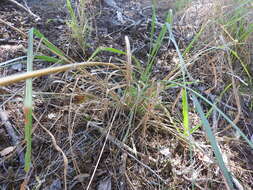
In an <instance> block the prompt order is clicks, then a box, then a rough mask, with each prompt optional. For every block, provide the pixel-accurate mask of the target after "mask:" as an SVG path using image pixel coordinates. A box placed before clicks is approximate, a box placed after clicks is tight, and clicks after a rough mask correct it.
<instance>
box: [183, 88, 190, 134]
mask: <svg viewBox="0 0 253 190" xmlns="http://www.w3.org/2000/svg"><path fill="white" fill-rule="evenodd" d="M182 107H183V125H184V135H185V136H189V135H190V128H189V112H188V110H189V107H188V100H187V91H186V89H185V88H184V89H183V93H182Z"/></svg>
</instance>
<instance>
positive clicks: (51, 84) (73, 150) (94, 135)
mask: <svg viewBox="0 0 253 190" xmlns="http://www.w3.org/2000/svg"><path fill="white" fill-rule="evenodd" d="M115 2H116V4H115ZM20 3H22V4H23V3H24V2H23V1H20ZM28 6H29V7H30V8H31V10H32V12H34V13H35V14H36V15H38V16H39V17H40V19H39V20H38V19H36V18H35V17H33V16H31V15H30V14H29V13H28V12H25V11H24V10H23V9H21V8H19V7H18V6H17V5H16V4H14V3H11V2H10V1H8V0H5V1H0V19H1V20H0V21H1V22H0V65H1V63H4V62H5V61H7V60H10V59H13V58H18V57H21V56H25V55H26V48H27V35H26V34H27V31H28V30H29V29H30V28H31V27H35V28H37V29H39V30H40V32H41V33H43V34H44V35H45V36H46V37H47V38H48V39H49V41H51V42H52V43H54V44H55V45H56V46H57V47H60V48H61V49H62V50H64V51H65V52H66V54H68V55H69V56H71V57H73V59H74V60H76V61H80V60H83V59H87V58H88V57H89V56H90V55H91V54H92V52H94V51H95V50H96V48H98V47H100V46H103V47H113V48H117V49H120V50H125V41H124V36H126V35H127V36H129V39H130V43H131V49H132V53H133V55H135V56H136V57H137V58H138V59H139V60H140V62H141V64H143V65H145V63H146V61H147V58H148V56H147V52H148V51H149V48H150V44H149V40H150V38H149V35H150V32H149V31H150V27H151V21H150V20H151V7H150V2H149V1H147V0H145V1H139V0H133V1H130V0H118V1H116V0H115V1H114V0H103V1H95V2H93V3H90V4H88V5H87V6H88V7H87V8H88V9H87V12H88V15H89V18H90V19H91V23H92V31H91V33H90V34H89V37H88V39H87V42H88V43H89V44H90V45H89V47H88V48H87V50H86V52H85V54H83V52H82V51H81V50H80V48H78V45H77V44H76V43H75V42H74V41H73V40H71V38H70V35H69V33H70V31H69V28H68V27H67V25H66V19H67V12H66V7H65V6H64V3H63V2H62V1H50V0H44V1H43V0H41V1H36V0H32V1H28ZM208 6H211V4H209V3H206V4H205V6H204V7H205V8H203V6H202V9H201V10H202V11H203V12H204V13H201V12H198V14H196V15H194V14H195V13H194V11H192V10H190V9H188V11H190V12H188V13H189V14H187V16H185V15H184V14H182V13H180V12H179V13H178V14H177V15H176V16H177V17H176V18H175V29H174V35H175V37H176V40H177V42H178V43H179V45H180V47H181V48H183V47H185V45H187V44H189V42H190V41H191V40H192V38H193V37H194V34H196V32H197V31H198V29H199V27H200V26H201V21H200V20H201V19H200V18H203V17H204V16H203V15H202V14H204V15H206V12H207V11H206V10H205V9H208V8H209V7H208ZM200 7H201V6H200ZM169 8H173V1H160V3H159V5H158V16H159V17H158V20H157V23H158V29H159V23H162V22H163V21H164V15H165V13H166V11H167V10H168V9H169ZM192 9H194V8H192ZM195 9H196V7H195ZM191 14H192V15H191ZM180 15H181V16H180ZM191 18H195V19H194V21H192V19H191ZM196 18H197V19H196ZM155 35H156V36H157V35H158V34H155ZM166 40H167V41H168V39H165V43H164V44H163V46H162V48H161V49H160V51H159V53H158V56H157V60H156V62H157V64H156V66H155V67H154V68H153V71H152V78H153V79H152V80H154V81H155V80H158V79H161V78H164V77H165V76H167V75H169V74H171V71H172V70H173V69H174V68H175V67H176V64H177V63H178V62H177V54H176V52H175V49H174V46H173V45H171V44H169V43H166V42H167V41H166ZM43 51H44V50H43ZM97 59H98V60H104V61H108V60H110V61H112V62H117V61H119V60H123V59H125V58H124V57H121V56H119V57H117V58H116V57H115V55H113V54H112V53H101V54H100V56H99V57H98V58H97ZM203 59H204V61H203ZM217 59H219V58H217V57H210V55H207V56H206V57H204V58H201V59H199V60H198V63H197V64H195V65H194V66H192V67H191V68H190V69H191V71H193V72H192V75H193V77H194V78H196V79H200V80H201V81H203V83H201V84H200V85H198V86H196V87H195V88H196V89H197V90H200V91H201V92H202V93H203V94H204V95H205V96H206V97H208V98H210V99H212V98H215V97H217V96H218V95H219V94H220V92H221V91H222V89H223V88H224V87H225V82H223V81H224V80H225V79H224V78H223V77H224V75H223V74H222V73H223V72H225V70H226V66H223V65H222V66H221V67H222V68H221V69H217V71H216V70H215V66H214V64H215V63H216V62H217ZM6 65H7V64H6ZM50 65H52V64H51V63H45V62H39V61H38V62H35V63H34V67H35V68H34V69H40V68H45V67H48V66H50ZM223 67H224V68H223ZM21 71H25V62H24V61H22V60H19V61H18V62H17V63H16V64H15V65H8V66H5V65H1V67H0V73H1V74H0V75H1V77H3V76H8V75H11V74H14V73H18V72H21ZM88 71H89V72H87V71H84V73H85V75H80V74H77V73H75V72H66V73H64V74H54V75H50V76H46V77H41V78H38V79H35V80H34V82H33V84H34V86H33V88H34V115H33V118H34V125H33V142H32V143H33V145H32V146H33V149H32V169H31V171H30V172H29V173H28V174H25V172H24V170H23V167H24V160H23V154H24V147H25V142H24V140H23V138H24V130H23V126H24V122H23V113H22V109H23V94H24V83H18V84H13V85H9V86H6V87H0V93H1V96H0V116H1V123H0V126H1V127H0V151H2V150H4V151H3V152H1V157H0V188H1V189H6V190H7V189H19V188H20V187H22V183H23V182H24V181H25V180H26V182H27V186H28V187H29V188H30V189H43V190H48V189H49V190H61V189H63V188H64V178H63V176H64V175H63V172H64V165H63V156H62V154H61V153H60V152H58V151H57V150H56V149H55V146H54V145H53V143H52V139H51V137H50V136H49V135H48V133H46V132H45V130H43V129H42V127H41V126H44V127H45V128H47V129H48V130H49V131H50V132H51V134H52V135H53V136H54V138H55V140H56V142H57V144H58V146H59V147H60V148H61V149H62V150H63V152H64V154H65V155H66V156H67V159H68V169H67V186H68V189H86V188H87V186H88V184H89V182H91V185H90V189H98V190H110V189H120V190H126V189H150V190H153V189H190V188H192V184H194V186H195V189H226V186H225V184H224V180H223V177H222V175H221V171H220V170H219V168H218V166H217V164H215V162H214V155H213V152H212V151H211V148H210V146H209V144H208V143H207V141H206V137H205V135H204V132H203V131H202V130H199V131H197V132H196V133H195V134H194V138H195V142H198V148H196V149H194V151H193V152H194V153H193V154H194V155H193V158H191V154H192V152H191V150H190V148H189V145H188V144H187V142H185V140H183V139H182V138H180V137H179V135H177V134H175V131H176V130H175V128H174V127H173V126H180V123H181V122H182V119H181V116H180V113H181V107H180V106H181V105H180V103H179V102H180V100H179V97H180V89H179V88H171V89H170V90H169V91H166V93H164V94H162V95H161V96H162V99H163V101H165V102H168V106H169V107H170V110H169V113H168V114H171V115H172V116H173V119H171V117H169V116H164V115H162V114H160V113H159V112H158V113H155V114H154V115H153V116H152V117H151V118H150V119H149V121H147V123H145V126H148V127H147V129H146V130H145V131H144V130H143V129H142V128H141V127H142V125H144V124H143V123H144V122H145V121H144V120H143V117H144V116H143V114H140V115H138V114H136V115H135V116H134V117H135V118H132V119H131V120H130V119H129V118H131V117H132V112H131V110H129V109H127V108H121V109H119V108H118V107H117V106H116V104H113V103H111V102H113V101H112V99H111V98H110V97H108V94H107V92H106V90H105V89H106V88H107V86H104V83H103V82H105V81H106V80H107V77H108V76H109V75H110V70H106V69H99V68H97V69H91V70H88ZM173 76H175V77H176V76H177V75H175V73H172V74H171V76H170V77H173ZM100 79H101V80H100ZM108 80H109V79H108ZM116 80H117V79H116ZM99 85H101V86H102V87H101V86H99ZM110 87H111V88H112V87H113V85H112V86H110ZM118 93H120V92H118ZM209 95H210V96H209ZM243 98H244V97H242V99H243ZM86 99H88V100H86ZM224 101H225V103H224V104H222V103H221V104H219V106H223V107H224V109H223V111H224V112H226V113H228V114H230V115H232V116H235V115H236V114H237V109H236V105H235V104H234V103H233V101H234V98H233V96H232V95H231V92H230V93H226V94H225V100H224ZM244 102H245V101H244ZM224 105H227V107H225V106H224ZM166 106H167V105H166ZM207 107H208V106H207ZM243 112H244V113H242V116H241V118H240V122H239V123H238V125H239V126H240V127H241V129H242V130H243V131H244V132H245V133H246V134H251V132H252V131H251V128H250V126H251V127H252V118H253V117H252V115H253V114H252V113H251V111H250V110H249V108H248V107H247V104H246V103H245V105H244V107H243ZM246 113H248V114H246ZM159 114H160V115H159ZM216 114H217V113H216ZM145 116H146V115H145ZM190 117H191V122H192V125H194V126H195V125H198V124H199V118H198V116H197V115H196V113H195V112H194V111H193V110H190ZM217 117H219V116H215V115H214V116H213V117H212V119H210V120H212V121H211V122H213V123H215V121H217V120H218V124H217V123H216V127H217V128H218V131H219V132H220V133H219V135H218V139H219V142H221V144H220V146H221V149H222V151H223V152H225V154H226V156H227V157H228V158H227V159H228V160H229V166H230V170H231V173H233V175H234V176H235V178H236V179H238V180H239V181H240V183H241V184H243V186H244V188H245V189H252V188H253V178H252V177H253V175H252V172H253V171H252V169H253V168H252V160H253V155H252V151H251V150H250V148H248V147H247V145H245V143H244V142H242V141H241V140H239V139H234V138H233V136H234V132H231V131H232V130H231V129H230V130H231V131H230V130H226V131H225V132H224V131H223V130H222V129H224V128H225V127H222V126H227V123H226V122H225V121H223V120H222V119H219V118H218V119H217ZM213 125H215V124H213ZM126 126H132V128H131V130H130V131H129V128H127V127H126ZM220 127H221V128H220ZM108 128H109V129H110V134H109V136H107V137H106V138H105V136H106V134H107V130H106V129H108ZM143 131H144V132H143ZM127 134H129V138H128V139H127V140H125V137H126V136H127ZM230 134H232V135H230ZM223 136H226V138H223ZM229 136H232V137H231V138H229ZM14 146H16V149H15V150H12V148H13V147H14ZM10 150H11V151H10ZM98 160H99V162H98ZM97 163H98V164H97ZM94 171H95V172H94ZM93 172H94V176H93V175H92V174H93ZM91 179H92V180H91Z"/></svg>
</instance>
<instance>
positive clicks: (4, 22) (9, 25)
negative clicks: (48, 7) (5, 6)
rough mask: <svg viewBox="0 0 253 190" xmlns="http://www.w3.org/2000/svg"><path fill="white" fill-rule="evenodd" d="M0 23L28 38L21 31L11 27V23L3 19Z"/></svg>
mask: <svg viewBox="0 0 253 190" xmlns="http://www.w3.org/2000/svg"><path fill="white" fill-rule="evenodd" d="M0 22H1V23H3V24H5V25H7V26H8V27H10V28H11V29H13V30H15V31H17V32H18V33H20V34H21V35H22V36H23V37H25V38H27V34H26V33H24V32H23V31H21V30H19V29H18V28H16V27H14V26H13V25H11V24H10V23H9V22H6V21H4V20H3V19H1V18H0Z"/></svg>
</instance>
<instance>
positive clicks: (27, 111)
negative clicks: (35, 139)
mask: <svg viewBox="0 0 253 190" xmlns="http://www.w3.org/2000/svg"><path fill="white" fill-rule="evenodd" d="M33 32H34V30H33V28H32V29H30V30H29V33H28V52H27V72H32V70H33ZM24 115H25V141H26V153H25V171H26V172H28V171H29V169H30V166H31V154H32V79H27V80H26V87H25V101H24Z"/></svg>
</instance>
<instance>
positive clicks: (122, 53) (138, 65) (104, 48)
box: [88, 47, 143, 73]
mask: <svg viewBox="0 0 253 190" xmlns="http://www.w3.org/2000/svg"><path fill="white" fill-rule="evenodd" d="M103 51H105V52H110V53H115V54H119V55H126V52H124V51H121V50H119V49H115V48H108V47H99V48H97V49H96V50H95V51H94V53H93V54H92V55H91V56H90V58H89V59H88V62H89V61H91V60H92V59H94V58H95V57H96V56H97V55H98V54H99V53H101V52H103ZM132 59H133V61H134V62H135V63H136V67H137V69H138V71H139V72H140V73H142V72H143V67H142V66H141V63H140V62H139V61H138V59H137V58H136V57H135V56H132Z"/></svg>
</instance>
